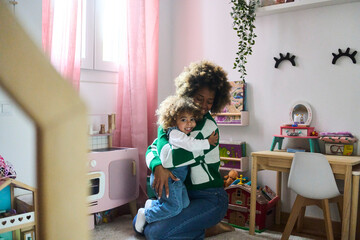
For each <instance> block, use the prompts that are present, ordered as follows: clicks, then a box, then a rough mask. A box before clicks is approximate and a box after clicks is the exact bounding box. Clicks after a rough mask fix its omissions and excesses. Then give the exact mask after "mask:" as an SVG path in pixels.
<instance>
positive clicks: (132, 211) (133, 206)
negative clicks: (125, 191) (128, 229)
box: [129, 199, 137, 218]
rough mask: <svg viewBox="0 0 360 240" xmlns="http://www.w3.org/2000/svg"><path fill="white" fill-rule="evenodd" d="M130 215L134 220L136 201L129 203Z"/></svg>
mask: <svg viewBox="0 0 360 240" xmlns="http://www.w3.org/2000/svg"><path fill="white" fill-rule="evenodd" d="M129 208H130V214H131V216H132V217H133V218H134V217H135V215H136V214H137V207H136V199H135V200H133V201H131V202H129Z"/></svg>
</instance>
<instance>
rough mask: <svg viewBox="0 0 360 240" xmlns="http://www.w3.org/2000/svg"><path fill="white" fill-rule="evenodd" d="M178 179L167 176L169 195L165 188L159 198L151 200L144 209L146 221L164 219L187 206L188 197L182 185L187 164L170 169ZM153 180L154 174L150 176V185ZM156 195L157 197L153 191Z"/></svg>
mask: <svg viewBox="0 0 360 240" xmlns="http://www.w3.org/2000/svg"><path fill="white" fill-rule="evenodd" d="M171 172H172V173H173V174H174V175H175V177H177V178H179V179H180V180H179V181H174V180H172V179H171V178H169V180H168V181H169V197H168V198H167V197H166V192H165V188H164V189H163V193H162V196H161V198H160V199H158V200H154V201H152V205H151V207H150V208H147V209H145V217H146V222H147V223H152V222H155V221H160V220H164V219H167V218H171V217H173V216H176V215H178V214H179V213H180V212H181V211H182V210H183V209H184V208H186V207H187V206H189V203H190V201H189V197H188V193H187V190H186V187H185V185H184V181H185V178H186V175H187V172H188V166H185V167H178V168H174V169H173V170H172V171H171ZM153 182H154V175H153V174H151V176H150V186H152V184H153ZM155 195H156V197H158V195H157V193H156V192H155Z"/></svg>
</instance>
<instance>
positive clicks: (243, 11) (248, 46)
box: [230, 0, 259, 81]
mask: <svg viewBox="0 0 360 240" xmlns="http://www.w3.org/2000/svg"><path fill="white" fill-rule="evenodd" d="M231 3H232V4H233V6H232V8H231V9H232V11H231V12H230V15H231V17H232V18H233V20H234V22H233V29H234V30H235V31H236V34H237V36H238V37H239V42H238V51H237V53H236V55H237V56H236V58H235V62H234V67H233V69H238V72H240V74H241V75H240V79H241V80H243V81H245V76H246V75H247V74H246V68H245V65H246V63H247V60H246V58H247V56H249V55H251V54H252V46H253V45H254V44H255V40H254V39H255V38H256V34H255V33H254V29H255V25H254V22H255V17H256V14H255V8H256V5H257V4H259V0H250V1H249V3H248V4H247V3H246V1H245V0H231Z"/></svg>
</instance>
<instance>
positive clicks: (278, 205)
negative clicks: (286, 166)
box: [275, 172, 282, 225]
mask: <svg viewBox="0 0 360 240" xmlns="http://www.w3.org/2000/svg"><path fill="white" fill-rule="evenodd" d="M281 177H282V175H281V172H276V195H277V196H279V201H278V202H277V203H276V214H275V224H277V225H279V224H280V222H281V221H280V216H281V184H282V182H281V181H282V178H281Z"/></svg>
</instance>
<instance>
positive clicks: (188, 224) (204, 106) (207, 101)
mask: <svg viewBox="0 0 360 240" xmlns="http://www.w3.org/2000/svg"><path fill="white" fill-rule="evenodd" d="M175 85H176V95H177V96H178V97H180V98H181V97H188V98H191V99H193V101H194V103H195V104H196V105H197V106H198V107H199V108H200V111H201V115H202V118H201V119H199V120H198V121H197V122H196V127H195V128H194V129H193V130H192V132H191V133H190V136H191V137H194V138H195V139H208V138H209V137H210V136H211V135H212V134H213V132H215V134H216V135H218V134H219V130H218V127H217V125H216V122H215V120H214V119H213V118H212V116H211V114H210V112H211V113H218V112H221V110H222V109H223V108H224V107H225V105H226V104H228V103H229V102H230V93H229V91H230V88H231V86H230V83H229V82H228V80H227V73H226V72H225V71H224V70H223V68H221V67H220V66H217V65H216V64H214V63H212V62H210V61H206V60H203V61H199V62H195V63H191V64H190V65H189V66H188V67H185V69H184V71H183V72H182V73H181V74H180V75H179V76H178V77H177V78H176V79H175ZM169 149H170V150H169ZM164 161H166V162H167V166H166V168H165V167H164V166H163V165H162V162H164ZM146 164H147V166H148V167H149V168H150V169H151V171H152V173H153V176H154V178H153V179H152V181H151V185H152V187H153V188H154V190H155V192H156V193H157V194H158V196H159V197H161V196H163V195H165V196H168V195H169V184H173V183H174V182H176V181H179V179H177V178H176V177H175V176H174V175H173V174H172V173H171V171H170V170H169V169H168V168H175V167H178V166H184V165H189V171H188V174H187V176H186V179H185V182H184V183H185V185H186V188H187V193H188V197H189V200H190V204H189V206H188V207H187V208H184V209H183V210H182V211H181V212H180V213H179V214H178V215H176V216H173V217H171V218H168V219H166V220H162V221H156V222H153V223H149V224H147V225H145V227H144V235H145V237H146V239H156V240H160V239H166V240H169V239H203V238H204V237H205V230H207V231H206V234H207V235H209V234H211V233H210V232H211V231H212V230H215V232H216V231H218V230H219V228H218V226H221V224H219V223H220V221H221V220H222V219H223V217H224V216H225V214H226V211H227V207H228V196H227V194H226V192H225V190H224V189H223V181H222V178H221V176H220V173H219V166H220V155H219V146H218V141H217V143H216V146H213V145H211V146H210V149H208V150H203V151H201V152H199V151H197V152H189V151H186V150H184V149H181V148H179V149H172V148H171V147H170V144H169V141H168V138H167V134H166V131H164V129H163V127H162V126H161V125H160V126H159V129H158V138H157V139H155V141H154V142H153V143H152V144H151V145H150V146H149V148H148V150H147V152H146ZM135 222H136V216H135V218H134V221H133V225H134V223H135ZM220 228H221V229H220V230H219V231H222V230H224V229H223V228H222V227H220ZM226 230H227V229H225V231H226Z"/></svg>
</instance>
